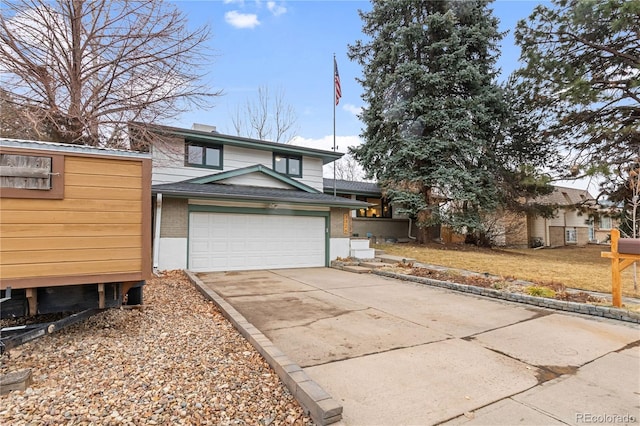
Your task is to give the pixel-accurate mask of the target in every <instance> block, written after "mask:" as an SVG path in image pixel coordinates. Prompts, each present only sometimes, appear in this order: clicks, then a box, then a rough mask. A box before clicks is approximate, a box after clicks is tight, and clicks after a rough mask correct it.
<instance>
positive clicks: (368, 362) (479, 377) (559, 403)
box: [198, 268, 640, 425]
mask: <svg viewBox="0 0 640 426" xmlns="http://www.w3.org/2000/svg"><path fill="white" fill-rule="evenodd" d="M198 277H199V280H200V281H201V285H202V286H203V287H205V288H206V290H207V291H210V292H215V293H216V294H218V295H220V296H221V298H224V301H225V302H226V303H228V304H229V306H231V307H233V310H234V311H235V310H237V312H238V315H240V316H242V317H244V318H246V320H247V321H248V323H250V325H251V324H252V325H253V326H255V328H257V330H259V331H260V332H261V333H263V334H264V335H265V336H266V337H267V338H268V341H267V342H268V343H269V344H270V343H273V345H275V346H276V347H277V348H278V349H279V350H281V351H282V352H283V353H284V354H286V356H287V357H288V358H290V359H291V360H293V361H294V362H295V363H296V364H297V365H299V366H300V367H301V368H302V369H303V371H304V373H305V374H306V375H307V376H308V377H310V378H311V379H312V380H313V381H314V382H315V383H317V384H318V385H319V386H320V387H321V388H322V389H323V390H324V391H326V392H327V393H328V394H329V395H331V397H333V399H334V400H335V401H336V402H337V403H338V404H341V405H342V407H343V412H342V420H341V421H340V424H344V425H399V424H407V425H409V424H411V425H432V424H492V425H493V424H509V425H511V424H529V425H539V424H584V423H589V422H591V423H593V421H594V420H595V421H598V422H599V423H606V424H625V423H626V424H634V423H636V424H637V423H638V422H640V398H639V397H638V395H640V351H639V350H638V346H639V345H640V327H638V325H636V324H630V323H622V322H619V321H613V320H606V319H596V318H589V317H586V316H578V315H572V314H566V313H559V312H557V311H551V310H546V309H541V308H534V307H527V306H525V305H519V304H514V303H510V302H505V301H497V300H492V299H486V298H481V297H476V296H472V295H467V294H460V293H456V292H451V291H448V290H444V289H438V288H432V287H427V286H423V285H418V284H412V283H408V282H403V281H399V280H396V279H390V278H385V277H381V276H376V275H356V274H352V273H348V272H343V271H338V270H335V269H327V268H310V269H289V270H274V271H248V272H233V273H209V274H198ZM265 340H266V339H265ZM597 416H600V417H597Z"/></svg>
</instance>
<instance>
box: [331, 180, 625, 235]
mask: <svg viewBox="0 0 640 426" xmlns="http://www.w3.org/2000/svg"><path fill="white" fill-rule="evenodd" d="M333 191H334V181H333V179H324V192H325V193H326V194H333ZM335 192H336V195H337V196H339V197H346V198H349V199H352V200H356V201H363V202H368V203H370V204H371V206H370V207H368V208H366V207H363V208H360V209H357V210H355V211H353V212H352V215H353V233H354V235H356V236H360V237H364V236H366V237H369V238H371V237H373V239H374V240H377V241H380V240H382V241H385V240H389V239H391V240H397V241H407V240H409V239H411V237H410V236H413V235H415V233H414V232H415V230H413V231H411V229H410V228H411V223H410V221H409V219H408V218H407V217H406V216H402V215H398V214H397V213H396V212H395V211H394V206H393V204H392V203H390V202H388V200H386V199H385V198H384V197H383V195H382V191H381V189H380V186H379V185H378V184H377V183H375V182H354V181H346V180H336V183H335ZM535 202H536V203H540V204H544V205H551V206H555V215H554V217H552V218H546V219H545V218H543V217H536V216H533V215H530V216H526V215H524V214H516V213H512V212H502V213H500V214H498V215H496V217H495V219H494V221H493V223H488V224H487V225H488V226H489V232H490V233H491V234H492V238H493V240H494V243H496V244H497V245H500V246H511V247H531V246H541V245H544V246H559V245H571V244H576V245H585V244H587V243H589V242H600V243H601V242H604V241H607V240H608V238H609V234H610V231H611V229H612V228H613V227H616V226H617V222H616V220H615V219H612V218H611V216H609V215H607V214H606V212H607V210H604V209H600V207H599V206H598V205H597V204H596V200H595V199H594V198H593V197H592V196H591V195H590V194H589V192H588V191H586V190H580V189H574V188H565V187H559V186H557V187H555V188H554V191H553V192H552V193H551V194H549V195H546V196H543V197H539V198H538V199H536V200H535ZM577 205H581V206H582V207H583V211H582V212H580V211H579V210H578V209H577V208H576V206H577ZM595 213H600V214H597V215H596V214H595ZM594 216H596V217H598V219H597V220H596V221H595V222H594ZM457 235H458V234H455V233H452V231H450V230H449V229H447V228H442V229H441V231H440V238H441V239H442V240H443V241H447V242H453V241H463V240H461V239H460V238H459V236H458V238H456V236H457Z"/></svg>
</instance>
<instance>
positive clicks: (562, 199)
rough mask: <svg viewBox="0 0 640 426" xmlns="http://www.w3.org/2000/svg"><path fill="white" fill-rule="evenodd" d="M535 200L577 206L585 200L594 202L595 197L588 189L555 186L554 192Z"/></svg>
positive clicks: (557, 204)
mask: <svg viewBox="0 0 640 426" xmlns="http://www.w3.org/2000/svg"><path fill="white" fill-rule="evenodd" d="M535 201H536V202H537V203H540V204H543V205H552V206H575V205H577V204H581V203H584V202H590V203H594V202H595V199H594V198H593V196H591V194H589V191H587V190H586V189H576V188H568V187H564V186H554V187H553V192H552V193H550V194H547V195H542V196H540V197H536V198H535Z"/></svg>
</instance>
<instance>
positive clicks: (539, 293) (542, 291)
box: [524, 285, 556, 299]
mask: <svg viewBox="0 0 640 426" xmlns="http://www.w3.org/2000/svg"><path fill="white" fill-rule="evenodd" d="M524 292H525V293H526V294H528V295H529V296H535V297H548V298H552V299H553V298H555V297H556V292H555V291H553V290H552V289H550V288H548V287H539V286H535V285H531V286H529V287H526V288H525V289H524Z"/></svg>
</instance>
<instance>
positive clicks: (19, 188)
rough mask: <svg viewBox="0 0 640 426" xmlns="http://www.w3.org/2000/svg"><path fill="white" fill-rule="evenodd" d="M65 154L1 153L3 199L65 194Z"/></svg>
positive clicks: (0, 171) (58, 196) (49, 196)
mask: <svg viewBox="0 0 640 426" xmlns="http://www.w3.org/2000/svg"><path fill="white" fill-rule="evenodd" d="M63 173H64V156H62V155H57V154H52V155H34V154H28V155H25V154H21V153H8V152H7V153H1V154H0V194H1V196H2V198H54V199H61V198H63V196H64V179H63Z"/></svg>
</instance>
